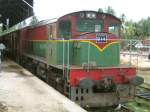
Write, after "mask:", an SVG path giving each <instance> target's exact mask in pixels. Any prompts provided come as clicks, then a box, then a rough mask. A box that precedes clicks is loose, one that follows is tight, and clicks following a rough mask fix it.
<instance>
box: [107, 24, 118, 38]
mask: <svg viewBox="0 0 150 112" xmlns="http://www.w3.org/2000/svg"><path fill="white" fill-rule="evenodd" d="M108 30H109V33H112V34H115V35H116V36H118V37H119V31H120V25H118V24H115V25H109V28H108Z"/></svg>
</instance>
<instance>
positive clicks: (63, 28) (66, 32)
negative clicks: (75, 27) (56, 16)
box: [59, 20, 71, 38]
mask: <svg viewBox="0 0 150 112" xmlns="http://www.w3.org/2000/svg"><path fill="white" fill-rule="evenodd" d="M59 38H71V22H70V21H69V20H66V21H60V23H59Z"/></svg>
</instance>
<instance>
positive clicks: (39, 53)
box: [0, 11, 143, 107]
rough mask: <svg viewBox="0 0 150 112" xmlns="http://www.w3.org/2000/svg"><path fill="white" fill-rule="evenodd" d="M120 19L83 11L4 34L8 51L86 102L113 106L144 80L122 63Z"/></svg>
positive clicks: (99, 105) (54, 84) (29, 67)
mask: <svg viewBox="0 0 150 112" xmlns="http://www.w3.org/2000/svg"><path fill="white" fill-rule="evenodd" d="M120 28H121V21H120V20H119V19H118V18H117V17H115V16H113V15H111V14H107V13H101V12H96V11H79V12H74V13H70V14H67V15H64V16H62V17H60V18H59V19H57V20H56V21H53V20H45V21H41V22H39V23H37V24H36V25H32V26H28V27H25V28H22V29H18V30H16V31H13V32H9V33H7V34H4V35H3V36H1V38H0V39H1V41H2V42H3V43H4V44H5V45H6V47H7V51H6V52H7V55H8V56H10V57H11V58H12V59H14V60H15V61H16V62H18V63H20V64H21V65H22V66H24V67H25V68H27V69H29V70H30V71H31V72H33V73H34V74H36V75H37V76H39V77H40V78H42V79H43V80H45V81H46V82H47V83H48V84H50V85H51V86H53V87H54V88H55V89H57V90H58V91H60V92H61V93H62V94H64V95H65V96H67V97H69V98H70V99H71V100H73V101H74V102H76V103H78V104H80V105H81V106H83V107H86V106H88V107H103V106H114V105H118V104H120V103H123V102H127V101H129V100H131V99H133V98H134V95H135V92H136V91H135V87H136V86H137V85H140V84H141V83H142V82H143V79H142V78H140V77H138V76H137V75H136V68H135V67H132V66H125V65H121V64H120Z"/></svg>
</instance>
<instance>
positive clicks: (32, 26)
mask: <svg viewBox="0 0 150 112" xmlns="http://www.w3.org/2000/svg"><path fill="white" fill-rule="evenodd" d="M88 12H92V13H96V14H97V15H98V14H100V15H103V14H104V15H106V16H111V17H113V18H115V19H116V20H118V21H119V22H121V20H120V19H119V18H117V17H116V16H114V15H112V14H109V13H103V12H96V11H78V12H73V13H69V14H66V15H64V16H61V17H60V18H58V19H57V18H54V19H48V20H43V21H40V22H38V23H37V24H35V25H31V26H25V27H22V28H20V29H23V28H28V29H30V28H31V29H32V28H34V27H38V26H43V25H47V24H50V23H55V22H57V21H59V20H61V19H63V18H64V17H67V16H73V15H78V14H80V13H88ZM20 29H15V30H12V29H11V28H10V30H8V31H4V32H3V33H2V34H0V36H3V35H6V34H9V33H11V32H15V31H18V30H20Z"/></svg>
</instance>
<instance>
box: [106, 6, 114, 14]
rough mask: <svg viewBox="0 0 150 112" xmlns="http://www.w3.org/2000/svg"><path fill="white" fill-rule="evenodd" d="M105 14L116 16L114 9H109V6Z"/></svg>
mask: <svg viewBox="0 0 150 112" xmlns="http://www.w3.org/2000/svg"><path fill="white" fill-rule="evenodd" d="M105 12H106V13H109V14H112V15H116V14H115V11H114V9H113V8H112V7H110V6H108V7H107V9H106V10H105Z"/></svg>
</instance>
